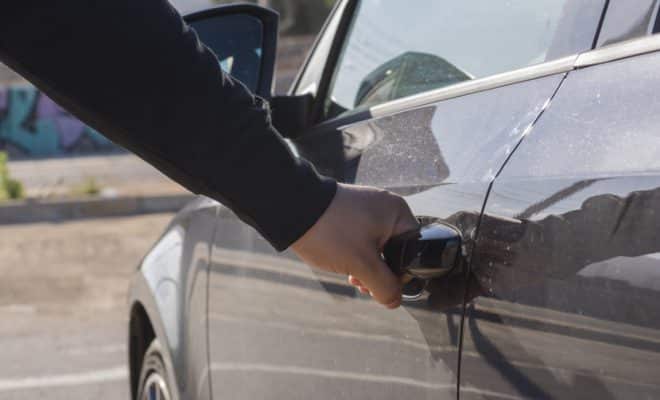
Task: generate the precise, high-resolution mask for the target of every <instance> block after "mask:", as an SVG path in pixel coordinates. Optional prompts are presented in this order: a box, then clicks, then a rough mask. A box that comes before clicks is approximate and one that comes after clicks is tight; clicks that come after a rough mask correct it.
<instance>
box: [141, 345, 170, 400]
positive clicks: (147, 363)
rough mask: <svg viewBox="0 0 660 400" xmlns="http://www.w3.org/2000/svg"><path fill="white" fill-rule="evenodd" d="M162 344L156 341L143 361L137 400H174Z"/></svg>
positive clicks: (148, 349) (150, 346)
mask: <svg viewBox="0 0 660 400" xmlns="http://www.w3.org/2000/svg"><path fill="white" fill-rule="evenodd" d="M167 377H168V375H167V369H165V363H164V362H163V353H162V350H161V346H160V342H158V339H154V340H153V341H152V342H151V344H150V345H149V347H148V348H147V352H146V353H145V355H144V359H143V361H142V368H141V369H140V383H139V384H138V391H137V392H138V397H137V400H173V397H172V390H171V385H170V384H169V381H168V379H167Z"/></svg>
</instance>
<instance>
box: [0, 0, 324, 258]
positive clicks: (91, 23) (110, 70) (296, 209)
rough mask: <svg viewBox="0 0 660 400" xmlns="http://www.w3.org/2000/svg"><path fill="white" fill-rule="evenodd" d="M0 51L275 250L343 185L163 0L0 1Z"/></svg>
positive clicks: (63, 101)
mask: <svg viewBox="0 0 660 400" xmlns="http://www.w3.org/2000/svg"><path fill="white" fill-rule="evenodd" d="M0 60H1V61H2V62H4V63H5V64H7V65H9V66H10V67H12V68H13V69H15V70H16V71H17V72H18V73H20V74H22V75H23V76H24V77H26V78H27V79H28V80H30V81H31V82H32V83H34V84H35V85H36V86H37V87H38V88H39V89H41V90H42V91H43V92H45V93H46V94H47V95H48V96H50V97H51V98H53V100H55V101H56V102H58V103H59V104H61V105H62V106H63V107H65V108H67V109H68V110H70V111H71V112H72V113H73V114H74V115H76V116H77V117H78V118H80V119H81V120H82V121H83V122H85V123H87V124H89V125H90V126H92V127H93V128H95V129H97V130H98V131H100V132H102V133H103V134H104V135H106V136H107V137H108V138H110V139H111V140H112V141H114V142H115V143H118V144H120V145H121V146H123V147H125V148H127V149H129V150H131V151H133V152H135V153H136V154H137V155H139V156H140V157H142V158H143V159H145V160H146V161H148V162H149V163H151V164H153V165H154V166H156V167H157V168H158V169H160V170H161V171H163V172H164V173H165V174H167V175H168V176H170V177H171V178H173V179H174V180H175V181H177V182H179V183H180V184H182V185H183V186H185V187H186V188H188V189H189V190H191V191H193V192H195V193H200V194H204V195H207V196H209V197H212V198H214V199H217V200H218V201H220V202H222V203H223V204H225V205H226V206H228V207H229V208H231V209H232V210H233V211H234V212H235V213H236V214H237V215H238V216H239V217H240V218H241V219H242V220H243V221H245V222H247V223H248V224H250V225H252V226H253V227H255V228H256V229H257V230H258V231H259V232H260V233H261V234H262V235H263V236H264V237H265V238H266V239H267V240H268V241H269V242H270V243H271V244H272V245H273V246H274V247H275V248H277V249H278V250H283V249H285V248H287V247H288V246H289V245H291V244H292V243H293V242H294V241H296V240H297V239H298V238H299V237H300V236H302V235H303V234H304V233H305V232H306V231H307V230H308V229H309V228H310V227H311V226H312V225H313V224H314V223H315V222H316V220H317V219H318V218H319V217H320V216H321V214H322V213H323V212H324V211H325V209H326V208H327V206H328V205H329V203H330V201H331V200H332V198H333V196H334V193H335V191H336V183H335V182H334V181H332V180H329V179H327V178H324V177H321V176H319V175H318V174H317V173H316V172H315V170H314V169H313V168H312V166H311V165H310V164H308V163H307V162H306V161H304V160H301V159H298V158H296V157H294V155H293V154H292V153H291V151H290V150H289V148H288V146H287V145H286V144H285V143H284V141H283V140H282V138H281V137H280V136H279V134H278V133H277V132H276V131H275V129H274V128H273V126H272V125H271V122H270V114H269V111H268V107H267V105H266V104H263V102H262V101H261V100H260V99H258V98H256V97H255V96H253V95H252V94H251V93H250V92H249V91H248V90H247V89H246V88H245V87H244V86H243V85H242V84H241V83H240V82H237V81H236V80H233V79H231V78H230V77H229V76H227V75H225V74H224V73H223V72H222V70H221V69H220V67H219V65H218V62H217V60H216V59H215V56H214V55H213V54H212V53H211V52H210V51H209V50H208V49H207V48H206V47H204V46H202V45H201V44H200V42H199V41H198V39H197V36H196V35H195V33H194V32H193V31H191V30H190V29H189V28H188V27H187V26H186V25H185V23H184V22H183V21H182V19H181V17H180V16H179V14H178V13H177V12H176V11H175V10H174V8H173V7H171V6H170V4H169V3H168V2H167V1H166V0H111V1H90V0H67V1H45V0H40V1H37V0H11V1H7V2H3V4H2V6H0Z"/></svg>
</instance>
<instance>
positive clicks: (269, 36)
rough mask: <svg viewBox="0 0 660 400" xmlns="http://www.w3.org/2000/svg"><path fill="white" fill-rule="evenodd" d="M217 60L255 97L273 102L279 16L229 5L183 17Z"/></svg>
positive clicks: (254, 7) (248, 5)
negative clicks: (271, 99)
mask: <svg viewBox="0 0 660 400" xmlns="http://www.w3.org/2000/svg"><path fill="white" fill-rule="evenodd" d="M184 20H185V21H186V23H187V24H188V25H190V26H191V27H192V28H193V29H194V30H195V32H197V35H198V37H199V40H200V41H201V42H202V43H204V44H205V45H206V46H207V47H208V48H210V49H211V50H212V51H213V52H214V53H215V55H216V56H217V57H218V61H219V63H220V65H221V67H222V69H223V70H225V71H226V72H227V73H229V74H230V75H231V76H233V77H235V78H236V79H238V80H239V81H241V82H243V84H245V85H246V86H247V87H248V89H250V90H251V91H252V92H254V93H255V94H257V95H259V96H261V97H263V98H265V99H270V97H271V92H272V87H273V77H274V73H275V57H276V51H277V34H278V23H279V14H277V12H275V11H273V10H270V9H268V8H264V7H259V6H257V5H253V4H230V5H224V6H220V7H215V8H211V9H208V10H204V11H200V12H195V13H192V14H189V15H186V16H185V17H184Z"/></svg>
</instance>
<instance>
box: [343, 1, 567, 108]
mask: <svg viewBox="0 0 660 400" xmlns="http://www.w3.org/2000/svg"><path fill="white" fill-rule="evenodd" d="M565 2H566V0H562V1H557V0H536V1H529V0H509V1H506V2H493V1H491V0H469V1H453V2H447V1H437V0H415V1H414V2H399V1H389V0H362V1H361V6H360V8H359V10H358V13H357V15H358V17H357V18H358V20H359V22H358V23H357V24H356V25H355V26H354V27H353V28H352V32H351V38H352V40H350V42H349V45H348V47H347V48H346V49H345V53H344V55H343V57H342V59H341V61H340V68H341V69H342V70H343V71H344V72H343V73H342V74H340V75H339V76H338V79H337V81H336V82H335V86H334V91H333V97H334V100H335V102H337V103H338V104H340V105H341V106H343V107H345V108H349V109H350V108H352V105H353V101H354V100H355V97H356V91H357V90H358V88H359V86H360V83H361V81H362V79H363V78H364V77H365V76H367V75H368V74H369V73H370V72H371V71H373V70H375V69H376V68H378V67H379V66H380V65H382V64H383V63H385V62H386V61H388V60H391V59H393V58H395V57H397V56H399V55H401V54H403V53H406V52H409V51H415V52H422V53H427V54H433V55H437V56H439V57H442V58H444V59H446V60H447V61H448V62H450V63H451V64H453V65H455V66H456V67H458V68H460V69H462V70H464V71H466V72H468V73H469V74H471V75H473V76H475V77H482V76H487V75H491V74H495V73H499V72H504V71H507V70H510V69H515V68H519V67H523V66H528V65H532V64H536V63H539V62H543V61H545V55H546V52H547V50H548V48H549V47H550V46H551V43H552V40H553V39H554V34H555V31H556V29H557V22H558V20H559V18H560V15H561V13H562V10H563V8H564V4H565Z"/></svg>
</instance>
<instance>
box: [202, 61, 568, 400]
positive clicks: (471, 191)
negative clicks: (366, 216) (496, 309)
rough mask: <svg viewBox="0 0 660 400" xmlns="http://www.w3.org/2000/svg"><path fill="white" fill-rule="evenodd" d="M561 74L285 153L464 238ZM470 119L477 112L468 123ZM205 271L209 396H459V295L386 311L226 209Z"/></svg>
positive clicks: (315, 139) (311, 139)
mask: <svg viewBox="0 0 660 400" xmlns="http://www.w3.org/2000/svg"><path fill="white" fill-rule="evenodd" d="M563 76H564V75H563V74H558V75H554V76H548V77H544V78H541V79H538V80H532V81H526V82H522V83H518V84H516V85H510V86H505V87H501V88H497V89H494V90H490V91H484V92H481V93H473V94H471V95H468V96H463V97H460V98H456V99H450V100H445V101H442V102H439V103H437V104H433V105H431V106H427V107H422V108H418V109H414V110H411V111H406V112H402V113H399V114H395V115H391V116H388V117H383V118H379V119H375V120H368V121H365V122H359V123H355V124H352V125H350V126H347V127H345V128H343V129H342V130H337V131H326V132H323V133H317V134H315V135H313V136H306V137H305V138H304V139H301V140H300V141H297V142H295V143H294V144H293V145H294V146H295V147H296V150H297V151H298V152H299V153H300V154H303V155H305V156H306V157H308V158H309V159H310V160H311V161H312V162H313V163H314V164H315V165H316V166H317V167H318V168H320V169H321V170H323V171H328V170H333V171H334V172H335V175H338V176H341V177H343V180H344V181H348V182H353V183H358V184H368V185H376V186H380V187H384V188H388V189H390V190H393V191H398V192H399V193H401V194H406V195H408V197H407V200H408V202H409V204H410V205H411V207H412V209H413V211H414V212H415V213H416V214H418V215H424V216H427V217H432V218H436V219H443V220H446V221H449V222H451V223H453V224H456V225H457V226H458V227H459V229H461V230H462V231H463V232H464V234H466V235H468V236H469V234H470V232H471V231H472V230H473V229H474V227H475V225H476V222H477V218H478V215H479V211H480V210H481V207H482V206H483V202H484V199H485V195H486V192H487V189H488V185H489V184H490V181H491V180H492V178H493V177H494V174H495V173H496V172H497V171H498V170H499V168H500V167H501V166H502V165H503V163H504V161H505V160H506V158H507V157H508V155H509V154H510V152H511V151H512V150H513V148H515V146H516V145H517V143H518V141H519V140H520V139H521V138H522V137H523V136H524V135H525V133H526V132H527V131H528V129H529V127H530V126H531V125H532V124H533V122H534V121H535V120H536V118H537V116H538V115H539V114H540V113H541V112H542V111H543V109H544V106H545V105H546V104H547V103H548V101H549V99H550V98H551V97H552V95H553V94H554V92H555V90H556V89H557V87H558V86H559V84H560V82H561V81H562V79H563ZM472 109H479V110H481V112H480V113H479V114H478V115H472V116H471V117H468V113H467V111H468V110H472ZM333 143H334V144H333ZM338 170H340V171H338ZM347 229H350V227H347ZM212 261H213V262H212V267H211V276H210V286H209V323H210V325H209V329H210V336H209V341H210V352H211V374H212V381H213V393H214V394H218V393H222V395H223V396H227V397H229V398H234V399H243V398H245V399H248V398H274V399H277V398H300V399H307V398H310V397H311V396H315V397H320V398H364V399H368V398H378V399H384V398H402V397H416V398H454V397H455V396H456V393H455V387H456V371H457V362H458V356H457V345H458V341H457V339H458V334H459V333H458V332H459V326H458V324H457V322H458V321H459V320H460V318H461V307H460V305H461V303H462V296H459V297H454V298H453V299H447V298H446V297H445V296H443V295H444V294H445V293H443V292H442V291H441V288H440V286H438V287H436V286H433V287H432V288H431V289H430V291H431V293H428V296H426V297H424V298H423V299H420V300H419V301H417V302H414V303H411V304H408V305H406V306H405V307H403V308H401V309H399V310H396V311H388V310H385V309H383V308H382V307H380V306H378V305H377V304H375V303H374V302H372V301H370V300H368V298H366V297H365V296H362V295H359V294H358V293H357V291H356V290H355V289H354V288H353V287H351V286H350V285H348V284H347V283H346V280H345V278H344V277H340V276H337V275H332V274H326V273H321V272H318V271H315V270H314V269H312V268H311V267H309V266H308V265H306V264H304V263H301V262H300V261H297V260H296V259H295V257H293V256H292V255H291V254H288V253H285V254H277V253H276V252H274V251H273V250H272V249H271V247H270V246H269V245H268V244H267V243H266V242H264V241H263V239H261V238H260V237H259V235H258V234H257V233H256V232H255V231H254V230H253V229H252V228H250V227H248V226H247V225H245V224H243V223H242V222H239V221H238V220H237V219H236V218H235V217H234V216H233V214H231V213H230V212H229V211H227V210H225V209H223V210H221V211H220V220H219V225H218V229H217V233H216V239H215V241H214V247H213V251H212ZM460 279H461V280H462V279H464V278H463V277H462V276H461V277H460ZM461 287H462V286H461ZM434 290H435V292H436V293H435V294H434V293H433V291H434ZM292 388H295V389H294V390H292Z"/></svg>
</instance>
